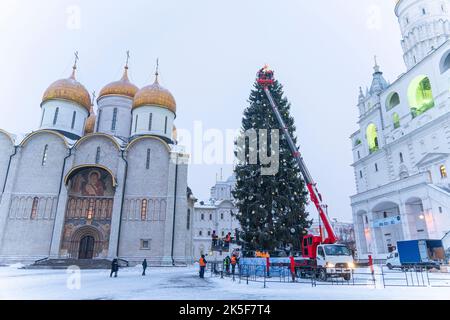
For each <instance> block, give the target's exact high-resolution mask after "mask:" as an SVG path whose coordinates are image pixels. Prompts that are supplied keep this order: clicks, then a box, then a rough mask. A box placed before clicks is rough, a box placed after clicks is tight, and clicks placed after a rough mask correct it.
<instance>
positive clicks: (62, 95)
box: [42, 66, 91, 111]
mask: <svg viewBox="0 0 450 320" xmlns="http://www.w3.org/2000/svg"><path fill="white" fill-rule="evenodd" d="M75 70H76V67H75V66H74V67H73V71H72V75H71V76H70V77H69V78H68V79H61V80H58V81H55V82H53V83H52V84H51V85H50V87H48V89H47V90H46V91H45V93H44V96H43V97H42V102H45V101H48V100H53V99H61V100H69V101H73V102H75V103H78V104H80V105H81V106H83V107H85V108H86V110H87V111H89V110H90V108H91V96H90V95H89V92H88V91H87V90H86V88H85V87H84V86H83V85H82V84H81V83H79V82H78V81H77V80H75Z"/></svg>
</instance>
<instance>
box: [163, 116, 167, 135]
mask: <svg viewBox="0 0 450 320" xmlns="http://www.w3.org/2000/svg"><path fill="white" fill-rule="evenodd" d="M164 133H167V117H166V120H165V122H164Z"/></svg>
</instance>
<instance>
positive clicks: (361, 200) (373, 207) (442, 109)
mask: <svg viewBox="0 0 450 320" xmlns="http://www.w3.org/2000/svg"><path fill="white" fill-rule="evenodd" d="M395 13H396V15H397V17H398V21H399V23H400V29H401V32H402V36H403V40H402V41H401V44H402V47H403V52H404V55H403V58H404V61H405V64H406V69H407V70H406V72H405V73H404V74H402V75H400V76H399V77H398V78H397V79H396V80H395V81H394V82H392V83H388V82H387V81H386V80H385V79H384V78H383V73H382V72H381V71H380V67H379V66H378V65H377V64H376V65H375V72H374V73H373V79H372V84H371V86H370V89H368V90H366V91H365V92H364V91H363V90H360V94H359V101H358V108H359V114H360V116H359V119H358V124H359V127H360V130H358V131H357V132H355V133H354V134H353V135H352V136H351V140H352V145H353V156H354V163H353V167H354V172H355V179H356V188H357V194H356V195H354V196H352V197H351V204H352V211H353V219H354V223H355V233H356V234H355V235H356V242H357V250H358V255H359V258H360V259H367V257H368V255H369V254H371V255H372V256H373V257H374V258H377V259H386V256H387V254H388V253H389V252H390V251H392V250H394V249H395V247H396V243H397V241H399V240H409V239H428V238H432V239H441V238H443V237H444V235H445V234H446V233H447V232H449V231H450V180H449V178H448V172H447V170H448V168H449V166H450V158H449V155H450V40H449V39H450V1H448V0H400V1H398V2H397V4H396V7H395Z"/></svg>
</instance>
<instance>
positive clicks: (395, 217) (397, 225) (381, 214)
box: [372, 201, 404, 254]
mask: <svg viewBox="0 0 450 320" xmlns="http://www.w3.org/2000/svg"><path fill="white" fill-rule="evenodd" d="M372 217H373V228H374V241H375V243H376V246H377V251H378V252H377V253H378V254H387V253H389V252H392V251H393V250H395V249H396V247H397V242H398V241H401V240H404V234H403V226H402V217H401V216H400V207H399V205H398V204H396V203H395V202H391V201H384V202H380V203H378V204H377V205H376V206H375V207H374V208H373V209H372Z"/></svg>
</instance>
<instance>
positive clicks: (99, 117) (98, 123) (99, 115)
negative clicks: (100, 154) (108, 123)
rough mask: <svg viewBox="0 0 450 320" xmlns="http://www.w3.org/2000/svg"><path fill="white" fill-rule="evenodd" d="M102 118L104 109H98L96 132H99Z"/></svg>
mask: <svg viewBox="0 0 450 320" xmlns="http://www.w3.org/2000/svg"><path fill="white" fill-rule="evenodd" d="M101 118H102V109H100V110H98V119H97V130H96V132H98V129H99V128H100V120H101Z"/></svg>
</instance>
